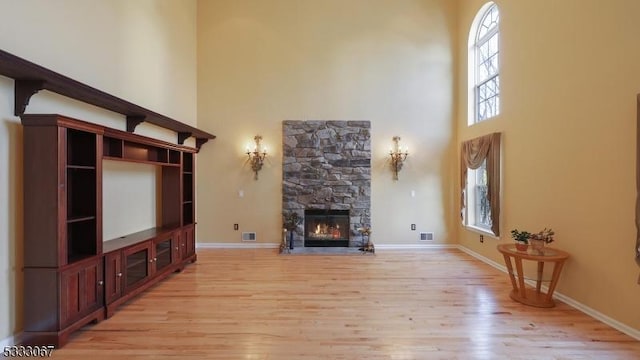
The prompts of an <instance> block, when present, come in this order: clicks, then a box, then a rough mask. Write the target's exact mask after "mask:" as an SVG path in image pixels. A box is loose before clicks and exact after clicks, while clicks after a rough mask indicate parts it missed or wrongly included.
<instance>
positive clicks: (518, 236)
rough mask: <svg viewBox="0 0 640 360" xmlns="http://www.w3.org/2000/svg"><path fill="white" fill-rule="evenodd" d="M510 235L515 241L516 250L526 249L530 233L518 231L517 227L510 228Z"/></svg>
mask: <svg viewBox="0 0 640 360" xmlns="http://www.w3.org/2000/svg"><path fill="white" fill-rule="evenodd" d="M511 237H512V238H513V240H515V241H516V249H518V251H527V248H528V247H529V238H530V237H531V233H530V232H528V231H518V229H513V230H511Z"/></svg>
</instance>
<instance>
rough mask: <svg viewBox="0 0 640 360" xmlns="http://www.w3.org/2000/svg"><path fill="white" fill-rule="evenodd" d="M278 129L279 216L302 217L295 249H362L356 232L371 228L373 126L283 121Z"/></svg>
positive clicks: (314, 121) (315, 121) (332, 122)
mask: <svg viewBox="0 0 640 360" xmlns="http://www.w3.org/2000/svg"><path fill="white" fill-rule="evenodd" d="M282 127H283V129H282V130H283V176H282V179H283V182H282V183H283V185H282V187H283V188H282V196H283V199H282V210H283V215H284V214H288V213H290V212H296V213H297V214H298V217H299V218H300V219H305V221H303V223H302V224H300V225H299V226H298V228H297V229H296V230H295V231H294V232H293V233H294V235H293V239H294V241H293V243H294V247H301V246H350V247H358V246H360V244H361V238H360V234H359V233H358V231H357V229H358V228H360V227H363V226H370V225H371V132H370V130H371V122H369V121H317V120H313V121H294V120H287V121H284V122H283V125H282ZM330 214H331V215H330ZM306 215H310V217H309V218H307V216H306ZM336 216H338V217H339V216H342V219H343V220H338V217H336ZM345 216H346V222H345V220H344V219H345ZM323 217H324V220H325V222H324V223H321V222H319V220H320V219H321V218H323ZM318 226H320V227H318ZM314 235H315V236H314ZM334 236H335V238H334Z"/></svg>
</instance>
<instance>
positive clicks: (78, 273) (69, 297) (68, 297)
mask: <svg viewBox="0 0 640 360" xmlns="http://www.w3.org/2000/svg"><path fill="white" fill-rule="evenodd" d="M103 279H104V273H103V269H102V258H100V257H97V258H95V259H91V260H89V261H88V262H83V263H82V264H78V265H76V266H72V267H70V268H68V269H65V270H63V271H62V272H61V273H60V289H61V291H62V293H61V296H60V303H61V304H60V324H61V325H62V327H68V326H70V325H72V324H73V323H75V322H77V321H78V320H80V319H82V318H83V317H84V316H87V315H89V314H91V313H93V312H95V311H96V310H102V307H103V305H104V280H103ZM102 317H103V316H102V315H101V316H99V317H97V318H96V320H99V319H101V318H102Z"/></svg>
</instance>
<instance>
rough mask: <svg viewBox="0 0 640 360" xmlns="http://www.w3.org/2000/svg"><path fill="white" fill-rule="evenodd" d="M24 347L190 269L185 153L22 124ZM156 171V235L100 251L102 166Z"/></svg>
mask: <svg viewBox="0 0 640 360" xmlns="http://www.w3.org/2000/svg"><path fill="white" fill-rule="evenodd" d="M21 118H22V124H23V125H24V213H25V220H24V221H25V252H24V264H25V267H24V274H25V291H24V292H25V296H24V313H25V321H24V324H25V329H24V340H23V342H24V343H27V344H46V345H55V346H63V345H64V343H66V341H67V340H68V336H69V334H70V333H71V332H72V331H75V330H77V329H79V328H80V327H82V326H84V325H86V324H88V323H90V322H97V321H101V320H103V319H104V318H105V316H106V317H109V316H111V315H113V313H114V312H115V311H116V309H117V307H118V306H120V305H122V304H123V303H125V302H126V301H128V300H130V299H131V298H132V297H134V296H137V295H138V294H140V293H141V292H143V291H145V290H146V289H148V288H149V287H150V286H151V285H153V284H154V283H156V282H157V281H160V280H162V279H163V278H165V277H166V276H168V275H169V274H171V273H172V272H175V271H180V270H182V269H183V268H184V267H185V265H186V264H187V263H189V262H194V261H196V251H195V224H196V223H195V199H194V174H195V171H194V170H195V168H194V165H195V152H196V151H197V150H196V149H194V148H190V147H187V146H181V145H175V144H170V143H166V142H162V141H159V140H155V139H151V138H146V137H143V136H139V135H134V134H131V133H127V132H123V131H119V130H115V129H110V128H106V127H102V126H99V125H95V124H90V123H87V122H84V121H80V120H76V119H71V118H68V117H64V116H60V115H23V116H22V117H21ZM103 159H108V160H117V161H129V162H135V163H145V164H152V165H156V166H159V167H160V168H161V177H162V184H161V191H160V193H161V194H160V196H161V199H159V200H160V201H159V202H160V203H161V204H162V206H161V216H159V217H158V218H160V219H161V223H160V224H158V225H159V226H158V227H156V228H152V229H146V230H142V231H139V232H136V233H134V234H130V235H126V236H122V237H119V238H117V239H113V240H108V241H104V239H103V238H102V223H103V219H102V176H103V174H102V160H103Z"/></svg>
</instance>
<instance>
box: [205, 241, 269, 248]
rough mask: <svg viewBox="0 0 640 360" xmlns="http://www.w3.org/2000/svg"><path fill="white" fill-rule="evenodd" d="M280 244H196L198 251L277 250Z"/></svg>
mask: <svg viewBox="0 0 640 360" xmlns="http://www.w3.org/2000/svg"><path fill="white" fill-rule="evenodd" d="M279 247H280V244H276V243H257V242H253V243H252V242H243V243H196V249H277V248H279Z"/></svg>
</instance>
